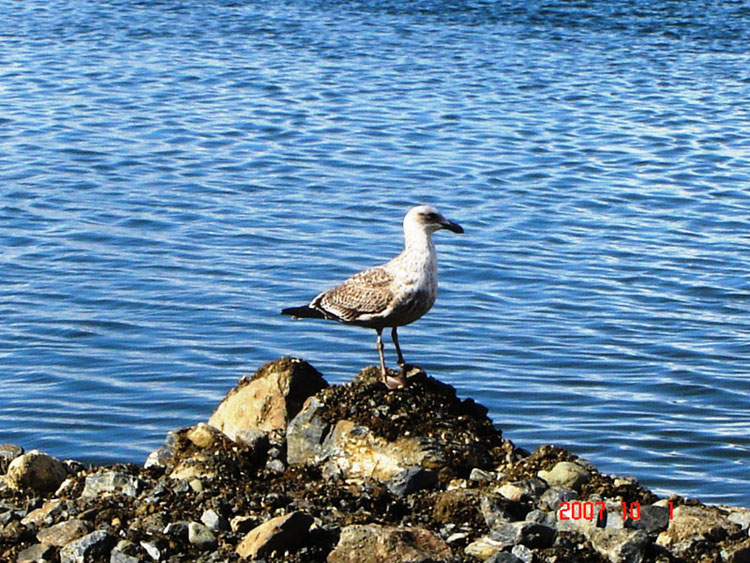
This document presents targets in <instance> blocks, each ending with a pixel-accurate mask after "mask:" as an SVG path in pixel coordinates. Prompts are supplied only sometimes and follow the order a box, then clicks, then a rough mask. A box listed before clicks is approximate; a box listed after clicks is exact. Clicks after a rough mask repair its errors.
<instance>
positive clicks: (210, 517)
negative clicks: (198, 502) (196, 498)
mask: <svg viewBox="0 0 750 563" xmlns="http://www.w3.org/2000/svg"><path fill="white" fill-rule="evenodd" d="M201 522H203V523H204V524H205V525H206V526H207V527H208V529H209V530H211V531H212V532H219V531H223V530H228V529H229V521H228V520H227V519H226V518H224V517H223V516H222V515H221V514H219V513H218V512H216V511H215V510H213V509H209V510H206V511H205V512H204V513H203V514H202V515H201Z"/></svg>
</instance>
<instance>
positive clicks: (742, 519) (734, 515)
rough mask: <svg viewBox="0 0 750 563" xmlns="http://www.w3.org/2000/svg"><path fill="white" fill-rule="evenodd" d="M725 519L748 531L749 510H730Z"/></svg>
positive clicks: (749, 527) (749, 521)
mask: <svg viewBox="0 0 750 563" xmlns="http://www.w3.org/2000/svg"><path fill="white" fill-rule="evenodd" d="M727 519H728V520H729V521H730V522H734V523H735V524H737V525H739V526H741V527H742V529H743V530H748V529H750V509H747V508H732V509H731V512H730V513H729V516H727Z"/></svg>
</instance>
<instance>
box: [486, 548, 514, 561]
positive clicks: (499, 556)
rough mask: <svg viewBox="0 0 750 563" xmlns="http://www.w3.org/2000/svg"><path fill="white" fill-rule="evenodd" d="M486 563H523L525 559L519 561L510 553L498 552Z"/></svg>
mask: <svg viewBox="0 0 750 563" xmlns="http://www.w3.org/2000/svg"><path fill="white" fill-rule="evenodd" d="M484 563H523V559H519V558H518V557H516V556H515V555H513V554H512V553H510V552H509V551H498V552H497V553H495V555H493V556H492V557H490V558H489V559H487V560H486V561H485V562H484Z"/></svg>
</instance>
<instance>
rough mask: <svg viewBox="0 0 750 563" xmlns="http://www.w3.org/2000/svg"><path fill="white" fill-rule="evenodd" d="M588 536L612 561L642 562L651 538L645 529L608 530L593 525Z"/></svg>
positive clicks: (620, 562)
mask: <svg viewBox="0 0 750 563" xmlns="http://www.w3.org/2000/svg"><path fill="white" fill-rule="evenodd" d="M586 537H587V538H588V540H589V541H590V542H591V545H592V546H593V547H594V549H595V550H596V551H598V552H599V553H600V554H601V555H603V556H604V557H606V558H608V559H609V560H610V561H611V562H612V563H640V561H641V560H643V557H644V554H645V552H646V548H647V547H648V545H649V543H650V540H649V537H648V535H647V534H646V532H644V531H643V530H627V529H622V530H606V529H604V530H603V529H601V528H596V527H592V528H591V529H590V530H589V533H588V534H586Z"/></svg>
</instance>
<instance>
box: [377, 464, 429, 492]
mask: <svg viewBox="0 0 750 563" xmlns="http://www.w3.org/2000/svg"><path fill="white" fill-rule="evenodd" d="M437 482H438V478H437V474H436V473H435V472H434V471H429V470H427V469H424V468H422V467H409V468H408V469H404V470H403V471H401V472H399V473H397V474H396V475H394V476H393V477H391V478H390V479H389V480H388V481H387V482H386V484H385V485H386V487H387V488H388V491H389V492H390V493H391V494H392V495H393V496H395V497H398V498H403V497H406V496H408V495H410V494H412V493H414V492H416V491H420V490H422V489H429V488H432V487H434V486H435V485H436V484H437Z"/></svg>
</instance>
